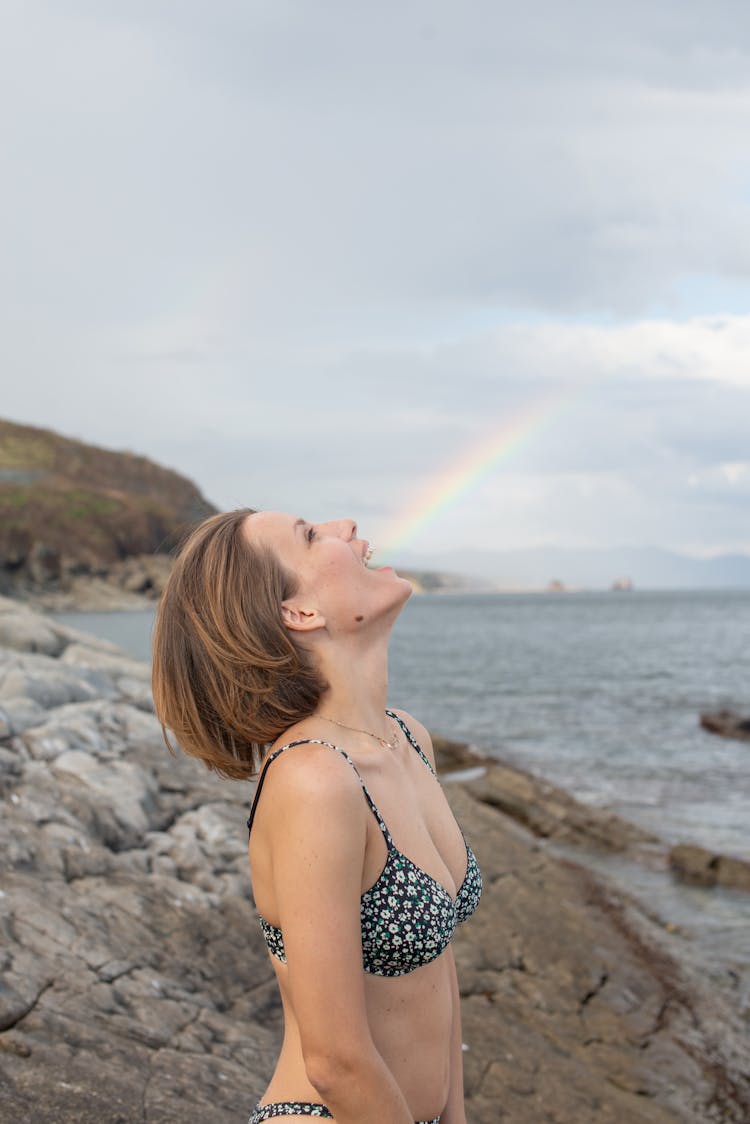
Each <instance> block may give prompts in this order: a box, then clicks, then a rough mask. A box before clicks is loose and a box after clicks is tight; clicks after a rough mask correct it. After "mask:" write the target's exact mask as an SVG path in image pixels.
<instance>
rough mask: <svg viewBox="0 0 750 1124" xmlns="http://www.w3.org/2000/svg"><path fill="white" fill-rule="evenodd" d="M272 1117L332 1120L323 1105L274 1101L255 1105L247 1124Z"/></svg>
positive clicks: (432, 1123) (425, 1123)
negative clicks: (308, 1117) (312, 1117)
mask: <svg viewBox="0 0 750 1124" xmlns="http://www.w3.org/2000/svg"><path fill="white" fill-rule="evenodd" d="M273 1116H321V1117H325V1118H326V1119H328V1120H333V1116H332V1114H331V1113H330V1112H329V1111H328V1109H327V1108H326V1106H325V1105H324V1104H311V1103H310V1101H275V1102H274V1103H273V1104H259V1105H256V1106H255V1108H254V1110H253V1112H252V1113H251V1114H250V1119H249V1120H248V1122H247V1124H261V1121H262V1120H270V1119H271V1117H273ZM415 1124H440V1117H439V1116H436V1117H435V1119H434V1120H417V1121H415Z"/></svg>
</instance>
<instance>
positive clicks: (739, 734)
mask: <svg viewBox="0 0 750 1124" xmlns="http://www.w3.org/2000/svg"><path fill="white" fill-rule="evenodd" d="M700 723H701V726H702V727H703V729H704V730H708V732H709V733H710V734H719V735H720V736H721V737H723V738H739V739H740V741H750V718H748V717H743V715H741V714H738V713H737V711H735V710H713V711H704V712H703V713H702V714H701V716H700Z"/></svg>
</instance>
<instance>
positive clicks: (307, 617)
mask: <svg viewBox="0 0 750 1124" xmlns="http://www.w3.org/2000/svg"><path fill="white" fill-rule="evenodd" d="M281 619H282V620H283V622H284V625H285V626H286V628H289V629H291V630H292V632H314V631H315V630H316V629H318V628H325V623H326V622H325V617H324V616H323V615H322V613H319V612H318V610H317V609H303V608H301V607H300V606H299V605H297V604H296V603H295V602H294V601H282V603H281Z"/></svg>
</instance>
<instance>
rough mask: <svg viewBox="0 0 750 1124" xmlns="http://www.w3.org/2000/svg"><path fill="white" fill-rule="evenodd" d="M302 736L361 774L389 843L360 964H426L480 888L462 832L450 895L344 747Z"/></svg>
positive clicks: (277, 944) (387, 969)
mask: <svg viewBox="0 0 750 1124" xmlns="http://www.w3.org/2000/svg"><path fill="white" fill-rule="evenodd" d="M386 713H387V714H388V715H389V716H390V717H392V718H394V719H395V721H396V722H398V724H399V726H400V727H401V729H402V730H403V731H404V733H405V735H406V737H407V738H408V740H409V743H410V744H411V745H412V746H413V747H414V749H415V750H416V751H417V753H419V755H420V757H421V758H422V760H423V761H424V762H425V764H426V765H427V766H428V768H429V769H430V771H431V772H433V774H434V770H433V769H432V765H431V764H430V762H429V760H428V758H427V757H426V756H425V754H424V753H423V751H422V749H421V748H420V746H419V745H418V743H417V742H416V741H415V739H414V737H413V736H412V734H411V732H410V730H409V729H408V728H407V726H406V725H405V724H404V723H403V722H402V721H401V719H400V718H399V717H398V716H397V715H396V714H394V713H393V712H392V711H386ZM304 741H305V742H306V743H307V742H311V743H312V744H314V745H326V746H329V747H330V748H331V749H335V750H336V751H337V752H338V753H340V754H341V755H342V757H344V758H345V759H346V760H347V761H348V762H349V764H350V765H351V767H352V768H353V769H354V771H355V773H356V774H357V776H358V777H359V782H360V784H361V786H362V791H363V793H364V796H365V799H366V800H367V803H368V804H369V806H370V809H371V810H372V813H373V815H374V816H375V818H376V820H377V822H378V825H379V827H380V830H381V831H382V832H383V836H384V838H385V842H386V846H387V848H388V854H387V857H386V861H385V865H384V867H383V869H382V871H381V872H380V875H379V877H378V879H377V881H376V882H375V884H374V885H373V886H371V887H370V888H369V889H368V890H366V891H365V892H364V894H362V896H361V898H360V910H359V912H360V923H361V929H362V964H363V967H364V970H365V971H366V972H369V973H371V974H372V975H376V976H402V975H406V974H407V973H408V972H412V971H414V969H415V968H419V967H421V966H422V965H423V964H429V963H430V962H431V961H432V960H435V959H436V958H437V957H438V956H439V955H440V954H441V952H443V951H444V950H445V948H447V946H448V944H449V943H450V941H451V938H452V937H453V933H454V931H455V928H456V925H457V924H458V923H459V922H461V921H466V920H467V918H469V917H470V916H471V914H472V913H473V912H474V910H475V909H476V907H477V905H478V903H479V899H480V897H481V894H482V875H481V872H480V870H479V864H478V863H477V860H476V856H475V855H474V852H473V851H472V849H471V847H470V846H469V844H468V842H466V837H465V836H464V843H465V845H466V873H465V875H464V879H463V882H462V883H461V886H460V887H459V890H458V893H457V894H456V898H455V900H454V899H453V898H452V897H451V896H450V894H449V893H448V891H447V890H446V888H445V887H444V886H442V885H441V884H440V883H439V882H438V881H436V879H434V878H432V877H431V875H429V874H427V873H426V872H425V871H424V870H422V869H421V867H418V866H417V865H416V863H413V862H412V860H411V859H410V858H408V856H406V855H404V854H403V852H401V851H399V849H398V848H397V847H396V845H395V843H394V842H393V839H392V838H391V834H390V832H389V830H388V827H387V826H386V823H385V821H384V820H383V817H382V816H381V815H380V812H379V811H378V809H377V807H376V805H375V802H374V800H373V799H372V797H371V796H370V793H369V792H368V791H367V787H366V785H365V782H364V781H363V780H362V777H361V776H360V774H359V771H358V770H357V767H356V765H355V764H354V762H353V761H352V759H351V758H350V757H349V755H348V754H347V753H346V752H345V750H343V749H341V747H340V746H337V745H334V744H333V743H332V742H324V741H318V740H317V739H312V738H311V739H304ZM300 744H302V742H292V743H291V744H290V745H288V746H282V747H281V749H278V750H276V752H275V753H273V754H272V755H271V757H270V758H269V759H268V762H267V763H266V767H267V766H268V765H269V764H270V763H271V761H272V760H273V759H274V758H275V757H276V756H277V755H278V754H279V753H282V752H283V751H284V750H285V749H291V748H292V746H295V745H300ZM259 786H260V782H259ZM256 802H257V791H256ZM259 921H260V926H261V929H262V931H263V936H264V938H265V941H266V944H267V945H268V949H269V951H270V952H271V954H272V955H273V956H275V957H277V959H279V960H281V961H282V963H286V952H285V950H284V938H283V936H282V933H281V930H280V929H279V928H277V927H276V926H274V925H271V924H269V922H267V921H266V920H265V918H263V917H261V918H259Z"/></svg>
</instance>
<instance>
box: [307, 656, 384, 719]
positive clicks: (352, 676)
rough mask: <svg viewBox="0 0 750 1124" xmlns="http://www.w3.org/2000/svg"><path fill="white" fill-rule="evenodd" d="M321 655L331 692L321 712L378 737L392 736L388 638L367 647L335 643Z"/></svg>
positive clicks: (324, 695) (322, 703) (320, 705)
mask: <svg viewBox="0 0 750 1124" xmlns="http://www.w3.org/2000/svg"><path fill="white" fill-rule="evenodd" d="M353 647H356V651H355V650H352V648H353ZM318 654H319V661H318V662H319V666H320V669H321V671H322V673H323V675H324V677H325V680H326V682H327V683H328V690H327V691H326V692H325V693H324V694H323V696H322V698H321V700H320V703H319V704H318V707H317V713H318V714H320V715H321V716H324V715H325V716H327V717H329V718H335V719H336V720H337V721H338V722H342V723H344V724H345V725H347V726H352V727H356V728H358V729H361V730H367V731H369V732H370V733H372V734H377V735H378V736H380V735H385V736H389V731H388V724H387V719H386V717H385V714H384V711H385V708H386V704H387V701H388V641H387V637H386V638H385V639H383V640H380V641H378V642H373V643H370V644H367V645H362V644H358V645H349V644H336V645H333V644H331V645H328V646H326V648H325V649H324V650H323V651H321V652H319V653H318Z"/></svg>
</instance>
